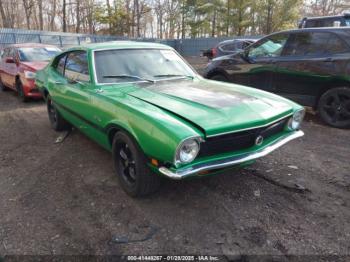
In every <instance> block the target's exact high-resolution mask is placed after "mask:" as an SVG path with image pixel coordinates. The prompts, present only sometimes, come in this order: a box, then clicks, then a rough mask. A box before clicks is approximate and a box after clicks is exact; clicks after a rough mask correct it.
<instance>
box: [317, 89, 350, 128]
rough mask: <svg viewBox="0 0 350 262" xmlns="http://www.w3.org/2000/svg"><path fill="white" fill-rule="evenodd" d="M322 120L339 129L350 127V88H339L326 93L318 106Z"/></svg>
mask: <svg viewBox="0 0 350 262" xmlns="http://www.w3.org/2000/svg"><path fill="white" fill-rule="evenodd" d="M317 109H318V112H319V115H320V117H321V119H322V120H323V121H324V122H325V123H326V124H328V125H330V126H333V127H337V128H349V127H350V88H349V87H338V88H333V89H330V90H328V91H327V92H326V93H324V94H323V95H322V96H321V98H320V100H319V102H318V106H317Z"/></svg>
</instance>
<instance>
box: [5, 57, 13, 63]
mask: <svg viewBox="0 0 350 262" xmlns="http://www.w3.org/2000/svg"><path fill="white" fill-rule="evenodd" d="M5 63H6V64H14V63H15V60H14V59H13V58H12V57H7V58H6V59H5Z"/></svg>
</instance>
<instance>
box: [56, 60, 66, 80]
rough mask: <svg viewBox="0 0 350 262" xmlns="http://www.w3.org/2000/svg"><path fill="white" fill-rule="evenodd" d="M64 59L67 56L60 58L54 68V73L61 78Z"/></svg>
mask: <svg viewBox="0 0 350 262" xmlns="http://www.w3.org/2000/svg"><path fill="white" fill-rule="evenodd" d="M66 57H67V55H64V56H62V57H60V58H59V60H58V63H57V66H56V71H57V72H58V73H59V74H60V75H62V76H64V65H65V63H66Z"/></svg>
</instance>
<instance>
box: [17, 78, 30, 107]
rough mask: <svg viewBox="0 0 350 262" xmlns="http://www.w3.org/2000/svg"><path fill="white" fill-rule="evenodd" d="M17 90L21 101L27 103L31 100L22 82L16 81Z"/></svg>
mask: <svg viewBox="0 0 350 262" xmlns="http://www.w3.org/2000/svg"><path fill="white" fill-rule="evenodd" d="M16 89H17V93H18V97H19V98H20V99H21V101H22V102H27V101H28V100H29V99H28V97H26V96H25V94H24V91H23V85H22V82H21V81H20V80H17V81H16Z"/></svg>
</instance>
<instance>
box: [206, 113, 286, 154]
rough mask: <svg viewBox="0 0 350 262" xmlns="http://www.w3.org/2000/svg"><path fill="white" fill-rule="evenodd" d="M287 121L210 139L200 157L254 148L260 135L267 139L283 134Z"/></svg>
mask: <svg viewBox="0 0 350 262" xmlns="http://www.w3.org/2000/svg"><path fill="white" fill-rule="evenodd" d="M287 121H288V118H285V119H282V120H280V121H278V122H276V123H274V124H271V125H269V126H266V127H261V128H254V129H250V130H246V131H241V132H236V133H230V134H225V135H219V136H215V137H209V138H208V139H207V140H206V141H205V142H204V143H202V144H201V150H200V152H199V157H205V156H212V155H216V154H222V153H227V152H232V151H237V150H242V149H246V148H249V147H252V146H254V145H255V140H256V138H257V137H258V136H259V135H261V136H262V137H263V138H264V139H267V138H269V137H271V136H273V135H276V134H278V133H280V132H282V131H283V130H284V127H285V125H286V124H287Z"/></svg>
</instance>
